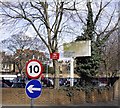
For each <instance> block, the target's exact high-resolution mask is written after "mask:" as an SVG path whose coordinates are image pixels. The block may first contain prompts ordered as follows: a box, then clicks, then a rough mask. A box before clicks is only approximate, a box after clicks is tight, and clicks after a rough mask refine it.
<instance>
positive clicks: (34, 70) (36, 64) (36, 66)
mask: <svg viewBox="0 0 120 108" xmlns="http://www.w3.org/2000/svg"><path fill="white" fill-rule="evenodd" d="M42 71H43V67H42V63H41V62H40V61H38V60H36V59H33V60H30V61H28V62H27V64H26V74H27V76H28V78H31V79H34V80H30V81H29V82H28V83H27V84H26V87H25V91H26V94H27V95H28V97H29V98H30V99H31V103H30V105H31V108H33V104H34V98H37V97H39V96H40V95H41V89H42V85H41V83H40V81H38V80H35V79H37V78H39V77H40V75H41V74H42Z"/></svg>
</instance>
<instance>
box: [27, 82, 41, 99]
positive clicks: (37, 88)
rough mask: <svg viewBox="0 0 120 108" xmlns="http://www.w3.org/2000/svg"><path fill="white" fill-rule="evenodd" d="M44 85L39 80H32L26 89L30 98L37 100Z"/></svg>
mask: <svg viewBox="0 0 120 108" xmlns="http://www.w3.org/2000/svg"><path fill="white" fill-rule="evenodd" d="M41 90H42V85H41V83H40V81H38V80H30V81H29V82H28V83H27V85H26V87H25V91H26V94H27V95H28V97H29V98H37V97H39V96H40V95H41Z"/></svg>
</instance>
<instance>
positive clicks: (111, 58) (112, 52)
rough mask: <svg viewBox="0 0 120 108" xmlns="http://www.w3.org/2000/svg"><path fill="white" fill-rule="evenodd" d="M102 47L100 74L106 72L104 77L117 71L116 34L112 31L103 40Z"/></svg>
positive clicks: (115, 73) (114, 74)
mask: <svg viewBox="0 0 120 108" xmlns="http://www.w3.org/2000/svg"><path fill="white" fill-rule="evenodd" d="M101 49H102V63H101V68H100V70H101V72H103V73H101V74H106V77H107V76H109V77H111V76H112V77H113V76H116V75H117V71H118V35H117V32H113V34H112V36H111V37H109V39H108V40H107V41H106V42H105V44H104V46H103V47H102V48H101Z"/></svg>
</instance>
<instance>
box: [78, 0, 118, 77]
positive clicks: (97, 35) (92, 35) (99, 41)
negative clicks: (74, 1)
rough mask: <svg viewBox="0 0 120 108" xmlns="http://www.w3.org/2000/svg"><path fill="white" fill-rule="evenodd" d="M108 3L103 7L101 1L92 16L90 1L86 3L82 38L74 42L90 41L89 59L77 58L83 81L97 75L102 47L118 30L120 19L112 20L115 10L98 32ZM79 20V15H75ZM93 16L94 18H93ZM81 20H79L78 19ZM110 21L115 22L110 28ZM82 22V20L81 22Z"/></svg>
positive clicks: (79, 37)
mask: <svg viewBox="0 0 120 108" xmlns="http://www.w3.org/2000/svg"><path fill="white" fill-rule="evenodd" d="M109 4H110V2H107V3H106V4H105V5H103V1H102V0H101V2H100V3H99V10H98V12H97V13H96V14H94V12H93V9H92V6H91V5H92V2H90V0H88V1H87V20H86V22H84V24H85V28H84V32H83V34H82V36H78V37H77V39H76V41H80V40H91V42H92V43H91V44H92V45H91V57H86V58H85V57H84V58H79V57H78V58H77V64H78V71H79V73H80V75H81V77H83V78H84V79H86V77H92V76H95V75H96V74H97V73H98V69H99V68H100V63H101V61H102V58H101V54H102V51H101V49H102V46H104V44H105V43H106V41H107V40H108V38H109V37H110V36H111V34H112V33H113V32H114V31H116V30H117V29H118V22H119V21H120V17H119V18H118V19H116V20H115V19H114V17H115V9H114V10H113V12H112V14H111V15H110V16H109V19H108V22H107V23H105V25H104V27H103V29H102V30H100V26H99V25H98V24H99V21H101V20H102V15H103V12H104V11H103V10H105V8H107V6H108V5H109ZM77 15H78V17H79V18H80V16H79V14H78V13H77ZM93 16H94V17H93ZM80 20H81V18H80ZM112 20H113V21H115V22H114V25H112V26H111V24H112ZM83 21H84V20H82V22H83Z"/></svg>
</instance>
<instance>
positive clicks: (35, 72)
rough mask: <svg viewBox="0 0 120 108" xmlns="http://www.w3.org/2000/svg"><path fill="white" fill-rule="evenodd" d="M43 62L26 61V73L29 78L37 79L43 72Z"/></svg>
mask: <svg viewBox="0 0 120 108" xmlns="http://www.w3.org/2000/svg"><path fill="white" fill-rule="evenodd" d="M42 71H43V67H42V63H41V62H40V61H38V60H35V59H33V60H30V61H28V62H27V63H26V74H27V76H28V78H31V79H37V78H39V77H40V75H41V74H42Z"/></svg>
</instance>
